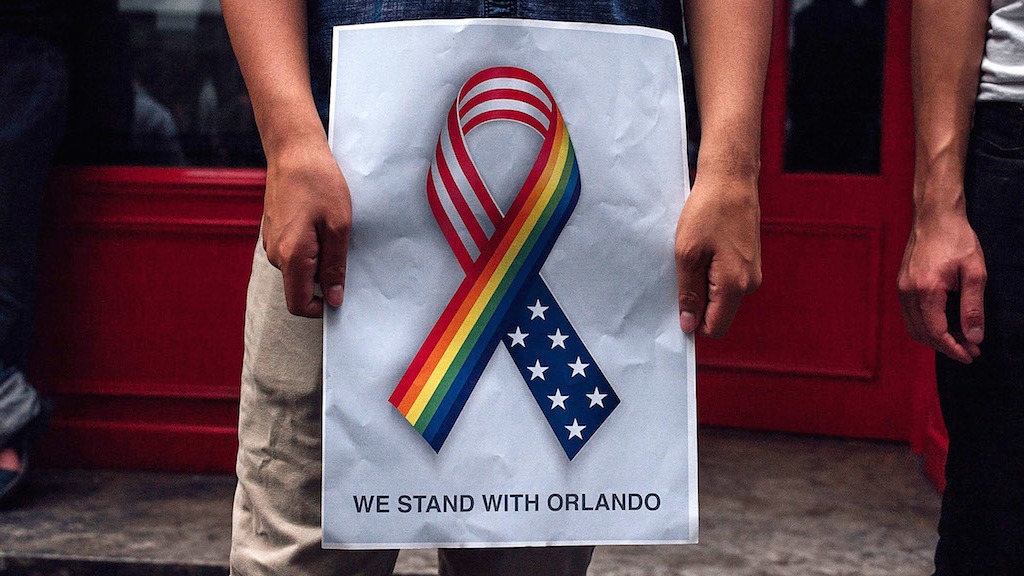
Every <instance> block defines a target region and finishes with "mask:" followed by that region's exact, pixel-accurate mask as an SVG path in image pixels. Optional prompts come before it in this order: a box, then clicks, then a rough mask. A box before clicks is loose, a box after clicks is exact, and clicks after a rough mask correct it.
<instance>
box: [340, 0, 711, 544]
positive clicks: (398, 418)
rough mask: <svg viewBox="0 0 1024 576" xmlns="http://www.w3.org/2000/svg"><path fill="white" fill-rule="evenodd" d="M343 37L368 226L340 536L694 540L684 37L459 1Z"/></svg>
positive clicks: (356, 180) (354, 259) (347, 410)
mask: <svg viewBox="0 0 1024 576" xmlns="http://www.w3.org/2000/svg"><path fill="white" fill-rule="evenodd" d="M334 42H335V45H334V54H335V59H334V75H333V78H334V83H333V88H332V103H331V127H330V133H329V136H330V139H331V145H332V150H333V151H334V154H335V157H336V158H337V159H338V161H339V164H340V165H341V168H342V171H343V172H344V173H345V175H346V177H347V179H348V183H349V186H350V189H351V193H352V198H353V234H352V238H351V248H350V254H349V261H348V262H349V263H348V274H347V281H346V295H345V302H344V304H343V306H342V307H341V309H339V310H336V311H333V312H330V313H328V315H327V317H326V318H325V339H324V352H325V354H324V359H325V360H324V383H325V386H324V390H325V392H324V410H325V413H324V498H323V502H324V516H323V518H324V520H323V523H324V545H325V546H326V547H339V548H393V547H427V546H445V547H452V546H495V545H497V546H517V545H544V544H583V543H587V544H597V543H643V542H688V541H695V539H696V536H697V532H696V510H697V495H696V466H695V463H696V446H695V428H696V421H695V406H694V382H693V373H694V364H693V343H692V339H690V338H687V337H684V335H683V334H682V332H681V331H680V330H679V326H678V312H677V307H676V287H675V273H674V260H673V257H672V247H673V238H674V229H675V223H676V219H677V217H678V214H679V210H680V209H681V206H682V202H683V199H684V198H685V194H686V192H687V189H688V187H687V182H688V175H687V173H686V164H685V161H684V158H685V155H684V153H683V134H684V133H685V131H684V127H683V114H682V89H681V81H680V77H679V65H678V59H677V56H676V48H675V43H674V41H673V40H672V37H671V35H670V34H667V33H662V32H657V31H653V30H649V29H643V28H635V27H622V26H603V25H589V24H588V25H584V24H562V23H542V22H527V21H516V20H469V21H467V20H460V21H430V22H404V23H392V24H375V25H363V26H351V27H340V28H337V29H336V31H335V39H334ZM438 134H440V136H438ZM538 135H539V138H538ZM499 344H502V345H501V346H499ZM389 400H390V402H389Z"/></svg>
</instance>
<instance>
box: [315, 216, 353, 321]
mask: <svg viewBox="0 0 1024 576" xmlns="http://www.w3.org/2000/svg"><path fill="white" fill-rule="evenodd" d="M348 236H349V226H348V224H347V223H343V224H337V225H325V226H323V227H322V229H321V231H320V261H319V269H318V270H317V277H318V278H319V279H320V287H321V288H322V289H323V292H324V299H325V300H326V301H327V303H328V304H330V305H331V306H334V307H338V306H341V301H342V298H343V297H344V294H345V270H346V262H347V259H348Z"/></svg>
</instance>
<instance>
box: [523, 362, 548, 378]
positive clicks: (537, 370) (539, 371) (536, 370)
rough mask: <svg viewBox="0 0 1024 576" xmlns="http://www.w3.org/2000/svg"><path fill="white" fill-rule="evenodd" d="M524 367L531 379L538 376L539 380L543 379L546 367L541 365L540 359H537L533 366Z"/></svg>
mask: <svg viewBox="0 0 1024 576" xmlns="http://www.w3.org/2000/svg"><path fill="white" fill-rule="evenodd" d="M526 369H527V370H529V371H530V380H533V379H534V378H540V379H541V380H543V379H544V371H545V370H547V369H548V367H547V366H541V365H540V360H537V362H536V363H535V364H534V365H533V366H527V367H526Z"/></svg>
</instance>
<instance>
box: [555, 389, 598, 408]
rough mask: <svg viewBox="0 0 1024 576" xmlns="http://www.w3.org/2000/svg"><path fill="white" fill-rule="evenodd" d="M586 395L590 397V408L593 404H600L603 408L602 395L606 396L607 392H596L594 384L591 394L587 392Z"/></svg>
mask: <svg viewBox="0 0 1024 576" xmlns="http://www.w3.org/2000/svg"><path fill="white" fill-rule="evenodd" d="M586 396H587V398H590V407H591V408H593V407H594V406H600V407H601V408H604V397H605V396H607V394H601V393H600V392H598V391H597V386H594V393H593V394H587V395H586ZM549 398H550V396H549Z"/></svg>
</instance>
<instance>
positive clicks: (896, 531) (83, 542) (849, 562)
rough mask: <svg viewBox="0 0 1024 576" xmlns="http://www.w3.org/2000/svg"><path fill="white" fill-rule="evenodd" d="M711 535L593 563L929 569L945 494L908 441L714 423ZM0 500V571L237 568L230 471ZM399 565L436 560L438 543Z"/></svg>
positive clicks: (90, 476) (614, 568) (55, 481)
mask: <svg viewBox="0 0 1024 576" xmlns="http://www.w3.org/2000/svg"><path fill="white" fill-rule="evenodd" d="M699 451H700V473H699V479H700V490H701V494H700V506H701V544H699V545H696V546H613V547H602V548H599V549H598V550H597V552H596V553H595V555H594V562H593V564H592V565H591V569H590V572H589V574H591V575H592V576H627V575H628V576H646V575H651V576H653V575H659V576H661V575H672V574H679V575H684V574H685V575H690V574H701V575H702V576H705V575H709V576H716V575H722V576H725V575H729V576H754V575H757V574H772V575H778V576H798V575H801V576H802V575H805V574H862V575H866V576H872V575H878V576H882V575H890V576H916V575H920V574H926V573H929V572H930V568H931V556H932V552H933V550H934V546H935V540H936V535H935V526H936V524H937V520H938V510H939V500H940V498H939V495H938V494H937V493H936V492H935V491H934V489H933V488H932V487H931V486H930V485H929V484H928V481H927V480H926V479H925V477H924V475H923V473H922V472H921V464H920V459H919V458H918V457H917V456H915V455H913V454H911V453H910V451H909V449H908V448H907V447H906V446H905V445H902V444H892V443H884V442H864V441H854V440H841V439H834V438H816V437H801V436H787V435H781V434H758V433H750V432H739V431H732V430H715V429H705V430H702V431H701V433H700V438H699ZM30 480H31V482H30V485H29V487H28V488H27V490H26V491H25V492H24V493H23V494H22V495H21V496H20V497H19V498H18V499H17V500H15V501H14V502H12V503H11V506H9V507H7V508H6V509H3V510H0V574H3V575H9V576H43V575H51V574H53V575H61V576H93V575H104V576H105V575H115V576H136V575H139V576H142V575H146V576H164V575H166V576H179V575H181V576H220V575H223V574H227V572H228V568H227V564H228V549H229V542H230V526H231V499H232V496H233V492H234V479H233V478H232V477H230V476H208V475H183V474H153V473H144V472H126V471H94V470H89V471H83V470H42V471H35V472H33V474H32V477H31V479H30ZM396 574H401V575H403V576H426V575H436V574H437V561H436V556H435V555H434V553H433V552H432V551H429V550H417V551H404V552H402V554H401V555H400V556H399V562H398V566H397V568H396Z"/></svg>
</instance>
